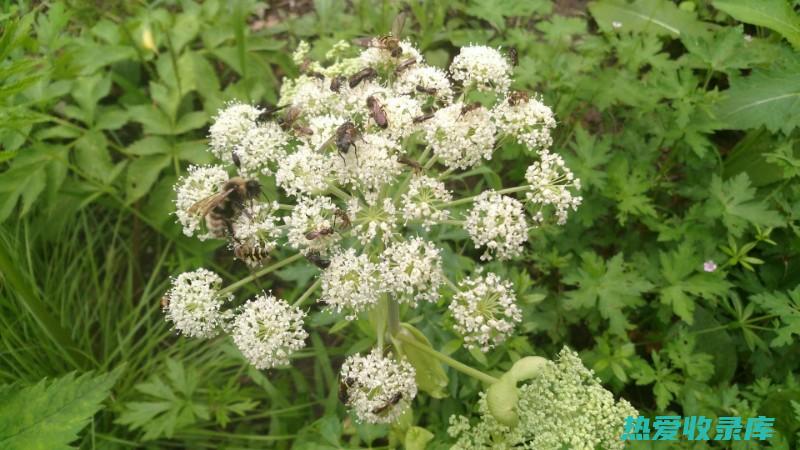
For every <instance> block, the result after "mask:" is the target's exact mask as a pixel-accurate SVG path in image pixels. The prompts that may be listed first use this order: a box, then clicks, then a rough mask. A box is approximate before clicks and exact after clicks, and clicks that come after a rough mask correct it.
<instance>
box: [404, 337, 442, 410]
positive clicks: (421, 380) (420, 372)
mask: <svg viewBox="0 0 800 450" xmlns="http://www.w3.org/2000/svg"><path fill="white" fill-rule="evenodd" d="M398 333H402V334H404V335H405V337H407V338H409V339H413V340H414V341H416V342H417V343H418V344H420V345H424V346H426V347H431V342H430V341H429V340H428V338H427V337H425V335H424V334H422V332H421V331H419V330H417V329H416V328H414V327H413V326H412V325H410V324H407V323H403V324H401V327H400V331H398ZM398 342H399V341H398ZM400 349H401V350H400V354H402V355H403V356H404V357H405V358H406V359H407V360H408V362H409V363H411V365H412V366H414V370H415V371H416V376H415V377H416V380H417V387H419V389H420V390H421V391H424V392H426V393H428V395H430V396H431V397H433V398H443V397H445V396H446V395H447V392H446V391H445V388H446V387H447V382H448V379H447V374H446V373H445V371H444V369H443V368H442V363H440V362H439V360H438V359H436V358H434V357H432V356H430V355H429V354H427V353H425V352H422V351H420V350H418V349H417V348H416V347H413V346H411V345H401V346H400Z"/></svg>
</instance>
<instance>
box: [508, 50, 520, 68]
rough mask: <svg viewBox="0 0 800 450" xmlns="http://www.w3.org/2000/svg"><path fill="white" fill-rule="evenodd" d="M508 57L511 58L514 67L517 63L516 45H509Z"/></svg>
mask: <svg viewBox="0 0 800 450" xmlns="http://www.w3.org/2000/svg"><path fill="white" fill-rule="evenodd" d="M508 59H510V60H511V65H512V66H514V67H516V66H518V65H519V52H518V51H517V47H511V48H509V49H508Z"/></svg>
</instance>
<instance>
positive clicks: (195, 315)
mask: <svg viewBox="0 0 800 450" xmlns="http://www.w3.org/2000/svg"><path fill="white" fill-rule="evenodd" d="M221 285H222V278H220V277H219V275H217V274H215V273H214V272H212V271H210V270H207V269H202V268H201V269H197V270H194V271H192V272H184V273H182V274H180V275H178V276H177V277H175V278H174V279H173V280H172V288H171V289H170V290H169V291H168V292H167V294H166V295H165V300H166V302H165V307H164V312H165V313H166V316H167V320H169V321H170V322H172V323H173V325H174V327H175V329H176V330H178V332H180V333H181V334H183V335H184V336H189V337H194V338H211V337H214V336H216V335H217V334H218V333H219V330H220V327H221V326H222V321H223V317H224V315H223V314H222V312H221V308H222V306H223V304H224V303H225V302H228V301H230V300H231V299H232V296H231V295H227V296H221V295H220V294H219V289H220V286H221Z"/></svg>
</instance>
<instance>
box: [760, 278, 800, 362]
mask: <svg viewBox="0 0 800 450" xmlns="http://www.w3.org/2000/svg"><path fill="white" fill-rule="evenodd" d="M750 299H751V300H752V301H753V302H755V303H756V304H758V305H759V306H761V307H762V308H764V309H765V310H766V311H767V312H769V313H770V314H774V315H775V316H776V317H777V318H778V319H777V320H776V321H775V323H776V325H775V330H774V331H775V333H776V336H775V338H774V339H772V341H771V342H770V343H769V345H770V346H772V347H781V346H784V345H790V344H793V343H796V342H797V339H793V338H792V336H793V335H797V336H800V286H798V287H796V288H794V290H791V291H788V292H780V291H776V292H762V293H760V294H756V295H753V296H751V297H750Z"/></svg>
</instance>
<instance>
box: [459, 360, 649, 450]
mask: <svg viewBox="0 0 800 450" xmlns="http://www.w3.org/2000/svg"><path fill="white" fill-rule="evenodd" d="M518 393H519V401H518V403H517V407H516V411H517V414H518V416H519V423H518V424H517V425H516V426H515V427H508V426H505V425H502V424H500V423H498V422H497V420H496V419H495V418H494V417H493V416H492V415H491V414H490V413H489V409H488V406H487V403H486V399H485V397H484V398H482V399H481V401H480V402H479V412H480V414H481V418H480V420H479V421H478V422H477V423H474V424H471V423H470V421H469V419H468V418H467V417H464V416H452V417H451V418H450V428H449V430H448V432H449V433H450V435H451V436H453V437H456V438H458V440H457V441H456V443H455V445H454V446H453V447H451V448H453V449H456V450H489V449H492V450H494V449H498V450H504V449H507V450H510V449H515V448H530V449H561V448H569V449H575V450H594V449H598V448H602V449H605V450H622V449H623V448H624V447H625V441H623V440H621V439H620V438H619V436H620V433H621V430H622V428H623V424H624V421H625V418H626V417H628V416H637V415H638V412H637V411H636V409H635V408H633V406H631V405H630V403H628V402H627V401H625V400H619V401H615V400H614V395H613V394H612V393H611V392H609V391H607V390H606V389H604V388H603V387H602V386H601V385H600V381H599V380H598V379H597V378H595V377H594V374H593V372H592V371H591V370H589V369H587V368H586V367H584V366H583V364H582V363H581V360H580V358H579V357H578V355H577V354H576V353H575V352H573V351H571V350H569V349H567V348H564V349H563V350H562V351H561V353H560V354H559V356H558V360H557V361H556V362H553V361H547V362H546V364H545V365H544V366H543V367H542V368H541V370H540V373H538V374H537V375H536V376H535V377H533V378H532V379H531V380H529V381H528V382H527V383H526V384H524V385H522V386H520V387H519V389H518Z"/></svg>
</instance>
